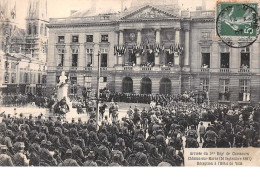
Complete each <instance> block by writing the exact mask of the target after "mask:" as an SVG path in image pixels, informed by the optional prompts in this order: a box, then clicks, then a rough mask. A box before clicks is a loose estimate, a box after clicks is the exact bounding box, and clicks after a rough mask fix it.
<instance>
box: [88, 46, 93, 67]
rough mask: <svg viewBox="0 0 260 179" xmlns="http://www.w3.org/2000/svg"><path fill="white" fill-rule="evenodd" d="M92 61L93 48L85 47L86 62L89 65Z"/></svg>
mask: <svg viewBox="0 0 260 179" xmlns="http://www.w3.org/2000/svg"><path fill="white" fill-rule="evenodd" d="M92 63H93V49H86V64H87V66H88V67H91V66H92Z"/></svg>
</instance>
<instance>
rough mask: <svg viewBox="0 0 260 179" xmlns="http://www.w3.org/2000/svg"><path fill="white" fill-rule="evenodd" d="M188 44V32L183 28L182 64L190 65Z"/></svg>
mask: <svg viewBox="0 0 260 179" xmlns="http://www.w3.org/2000/svg"><path fill="white" fill-rule="evenodd" d="M189 46H190V32H189V30H185V46H184V66H189V65H190V59H189V56H190V51H189Z"/></svg>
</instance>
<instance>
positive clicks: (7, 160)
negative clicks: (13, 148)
mask: <svg viewBox="0 0 260 179" xmlns="http://www.w3.org/2000/svg"><path fill="white" fill-rule="evenodd" d="M7 150H8V148H7V146H6V145H0V166H1V167H10V166H13V165H14V164H13V162H12V158H11V157H10V156H9V155H7V153H6V152H7Z"/></svg>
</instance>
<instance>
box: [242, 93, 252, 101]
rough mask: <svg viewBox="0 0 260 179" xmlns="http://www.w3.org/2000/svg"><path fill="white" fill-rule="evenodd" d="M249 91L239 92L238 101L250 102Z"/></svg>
mask: <svg viewBox="0 0 260 179" xmlns="http://www.w3.org/2000/svg"><path fill="white" fill-rule="evenodd" d="M250 98H251V96H250V93H246V92H244V93H239V101H240V102H250Z"/></svg>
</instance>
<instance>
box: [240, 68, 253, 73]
mask: <svg viewBox="0 0 260 179" xmlns="http://www.w3.org/2000/svg"><path fill="white" fill-rule="evenodd" d="M238 72H240V73H250V68H240V69H239V70H238Z"/></svg>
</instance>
